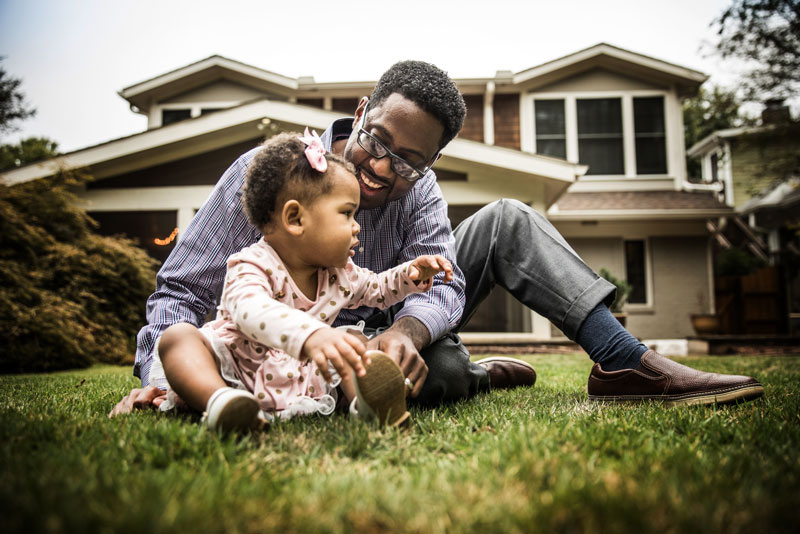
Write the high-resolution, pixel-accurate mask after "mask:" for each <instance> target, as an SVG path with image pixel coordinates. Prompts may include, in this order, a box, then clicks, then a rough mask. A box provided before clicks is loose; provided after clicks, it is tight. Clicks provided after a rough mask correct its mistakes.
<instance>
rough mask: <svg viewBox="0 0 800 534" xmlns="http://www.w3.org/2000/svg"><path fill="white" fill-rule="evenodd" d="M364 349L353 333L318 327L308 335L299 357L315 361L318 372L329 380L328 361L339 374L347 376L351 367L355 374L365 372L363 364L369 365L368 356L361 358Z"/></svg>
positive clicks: (362, 374) (330, 377)
mask: <svg viewBox="0 0 800 534" xmlns="http://www.w3.org/2000/svg"><path fill="white" fill-rule="evenodd" d="M366 351H367V349H366V347H365V346H364V343H362V342H361V340H360V339H358V338H357V337H355V336H354V335H352V334H348V333H346V332H342V331H341V330H336V329H335V328H320V329H319V330H317V331H316V332H314V333H313V334H311V335H310V336H308V339H306V342H305V343H304V344H303V350H302V351H301V352H300V358H301V359H303V360H305V359H306V358H308V359H310V360H311V361H313V362H314V363H316V364H317V368H318V369H319V372H320V373H322V376H323V377H324V378H325V380H327V381H328V382H330V381H331V380H333V377H332V376H331V373H330V370H329V369H328V362H331V364H333V368H334V369H336V372H337V373H339V376H348V375H349V373H350V370H351V369H353V370H354V371H355V372H356V376H364V375H365V374H367V370H366V369H365V368H364V365H369V363H370V362H369V358H366V357H365V358H364V359H363V360H362V356H364V355H365V353H366Z"/></svg>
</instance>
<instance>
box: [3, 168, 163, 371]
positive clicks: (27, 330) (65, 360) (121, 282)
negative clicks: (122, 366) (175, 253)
mask: <svg viewBox="0 0 800 534" xmlns="http://www.w3.org/2000/svg"><path fill="white" fill-rule="evenodd" d="M76 180H77V178H76V177H75V175H65V174H61V175H58V176H56V177H53V178H48V179H43V180H36V181H33V182H28V183H25V184H21V185H17V186H14V187H7V186H5V185H0V251H1V252H0V306H2V309H3V310H4V311H5V313H4V314H3V315H2V317H0V329H2V331H3V332H4V333H5V337H4V340H3V345H4V350H3V355H2V356H1V357H0V372H5V373H9V372H26V371H51V370H56V369H69V368H74V367H85V366H88V365H90V364H91V363H94V362H109V363H119V362H125V361H130V359H131V354H132V352H133V351H134V350H135V338H134V336H135V334H136V332H137V330H138V328H139V327H140V326H141V324H143V322H144V303H145V301H146V299H147V296H148V295H149V294H150V293H151V292H152V290H153V286H154V280H155V268H156V263H157V262H155V260H153V259H151V258H150V257H149V256H147V254H146V253H145V252H144V251H143V250H141V249H139V248H138V247H136V246H135V245H134V244H133V242H132V241H129V240H126V239H122V238H110V237H102V236H99V235H96V234H94V233H93V232H92V227H93V225H94V223H93V221H92V220H91V219H90V218H89V217H88V215H86V213H85V212H84V211H82V210H81V209H79V208H77V207H75V205H74V200H75V199H74V196H73V195H72V194H70V193H69V192H68V186H69V185H75V184H76V183H77V181H76Z"/></svg>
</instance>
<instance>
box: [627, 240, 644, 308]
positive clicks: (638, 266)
mask: <svg viewBox="0 0 800 534" xmlns="http://www.w3.org/2000/svg"><path fill="white" fill-rule="evenodd" d="M644 245H645V243H644V240H641V239H637V240H630V241H625V278H626V280H627V282H628V283H629V284H630V285H631V294H630V296H629V297H628V302H630V303H631V304H647V277H646V272H647V270H646V269H647V266H646V265H645V246H644Z"/></svg>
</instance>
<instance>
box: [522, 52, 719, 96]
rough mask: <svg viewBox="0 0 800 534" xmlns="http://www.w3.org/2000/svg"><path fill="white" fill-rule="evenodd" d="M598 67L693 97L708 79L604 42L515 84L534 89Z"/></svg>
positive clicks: (544, 65)
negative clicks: (676, 89) (668, 87)
mask: <svg viewBox="0 0 800 534" xmlns="http://www.w3.org/2000/svg"><path fill="white" fill-rule="evenodd" d="M598 67H600V68H603V69H605V70H609V71H613V72H619V73H623V74H624V75H625V76H627V77H629V78H637V79H641V80H645V81H648V82H649V83H654V84H657V85H666V86H672V85H675V86H676V87H677V88H678V89H679V93H680V94H692V93H693V92H695V91H696V90H697V88H698V87H699V86H700V84H702V83H703V82H704V81H706V80H707V79H708V76H706V75H705V74H703V73H702V72H699V71H696V70H692V69H688V68H686V67H681V66H679V65H675V64H673V63H668V62H666V61H662V60H660V59H655V58H651V57H649V56H645V55H642V54H637V53H636V52H631V51H629V50H624V49H622V48H617V47H615V46H612V45H609V44H606V43H600V44H597V45H594V46H592V47H589V48H585V49H583V50H580V51H578V52H575V53H573V54H569V55H567V56H564V57H561V58H558V59H554V60H552V61H548V62H547V63H542V64H541V65H538V66H536V67H531V68H530V69H527V70H523V71H521V72H518V73H516V74H515V75H514V77H513V82H514V83H515V84H517V85H524V86H526V87H527V88H529V89H533V88H538V87H542V86H545V85H549V84H552V83H555V82H556V81H559V80H563V79H565V78H569V77H572V76H575V75H576V74H579V73H582V72H585V71H588V70H591V69H596V68H598Z"/></svg>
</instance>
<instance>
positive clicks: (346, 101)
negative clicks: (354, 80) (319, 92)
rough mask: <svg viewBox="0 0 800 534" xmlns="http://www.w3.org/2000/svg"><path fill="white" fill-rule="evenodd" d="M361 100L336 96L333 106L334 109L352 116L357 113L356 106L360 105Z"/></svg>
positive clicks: (332, 102)
mask: <svg viewBox="0 0 800 534" xmlns="http://www.w3.org/2000/svg"><path fill="white" fill-rule="evenodd" d="M360 101H361V99H360V98H334V99H332V101H331V108H332V109H333V111H338V112H340V113H345V114H347V115H348V116H350V117H352V116H353V115H355V113H356V108H357V107H358V103H359V102H360Z"/></svg>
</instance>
